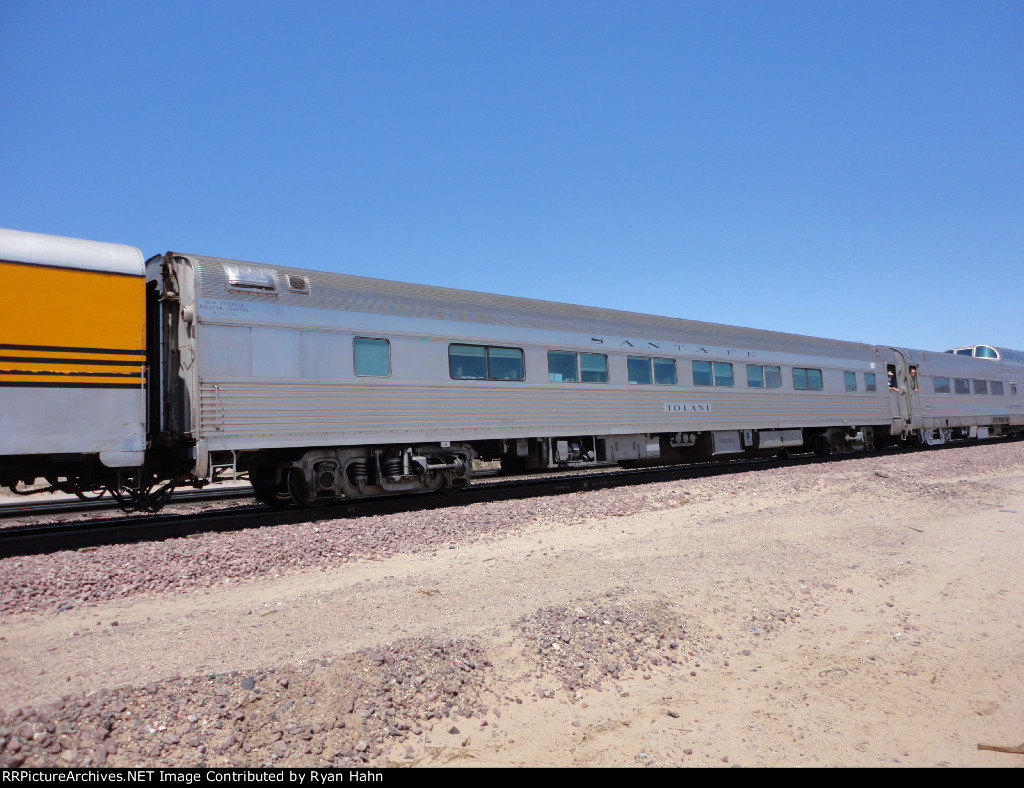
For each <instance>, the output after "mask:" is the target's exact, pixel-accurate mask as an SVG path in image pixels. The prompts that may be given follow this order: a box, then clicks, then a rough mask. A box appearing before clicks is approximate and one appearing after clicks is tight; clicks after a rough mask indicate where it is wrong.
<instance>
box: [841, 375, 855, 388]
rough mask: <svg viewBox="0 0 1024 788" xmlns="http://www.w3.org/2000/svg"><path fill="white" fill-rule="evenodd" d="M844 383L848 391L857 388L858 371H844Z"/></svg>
mask: <svg viewBox="0 0 1024 788" xmlns="http://www.w3.org/2000/svg"><path fill="white" fill-rule="evenodd" d="M843 385H844V386H846V390H847V391H856V390H857V373H856V372H844V373H843Z"/></svg>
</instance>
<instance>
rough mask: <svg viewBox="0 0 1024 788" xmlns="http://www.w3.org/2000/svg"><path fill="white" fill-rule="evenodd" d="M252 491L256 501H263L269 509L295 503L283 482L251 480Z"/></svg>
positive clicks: (282, 507) (285, 507)
mask: <svg viewBox="0 0 1024 788" xmlns="http://www.w3.org/2000/svg"><path fill="white" fill-rule="evenodd" d="M252 492H253V495H255V496H256V500H257V501H259V502H260V503H265V504H266V505H267V506H269V507H270V508H271V509H287V508H288V507H289V506H292V505H294V504H295V499H294V498H293V497H292V494H291V493H290V492H289V491H288V487H287V485H285V484H273V483H269V484H268V483H267V482H259V481H253V482H252Z"/></svg>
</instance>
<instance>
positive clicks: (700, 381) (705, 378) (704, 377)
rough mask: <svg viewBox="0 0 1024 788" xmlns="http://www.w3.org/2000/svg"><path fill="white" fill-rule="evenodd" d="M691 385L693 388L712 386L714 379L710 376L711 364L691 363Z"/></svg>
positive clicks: (703, 362)
mask: <svg viewBox="0 0 1024 788" xmlns="http://www.w3.org/2000/svg"><path fill="white" fill-rule="evenodd" d="M693 385H694V386H714V385H715V379H714V378H713V377H712V376H711V362H710V361H694V362H693Z"/></svg>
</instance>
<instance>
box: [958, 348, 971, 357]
mask: <svg viewBox="0 0 1024 788" xmlns="http://www.w3.org/2000/svg"><path fill="white" fill-rule="evenodd" d="M956 354H957V355H958V356H973V355H974V348H972V347H962V348H960V349H959V350H958V351H957V352H956Z"/></svg>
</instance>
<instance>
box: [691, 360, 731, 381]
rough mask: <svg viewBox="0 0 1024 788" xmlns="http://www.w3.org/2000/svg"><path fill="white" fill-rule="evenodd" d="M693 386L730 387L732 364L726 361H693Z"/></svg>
mask: <svg viewBox="0 0 1024 788" xmlns="http://www.w3.org/2000/svg"><path fill="white" fill-rule="evenodd" d="M692 365H693V385H694V386H732V385H733V378H732V364H730V363H728V362H726V361H694V362H692Z"/></svg>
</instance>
